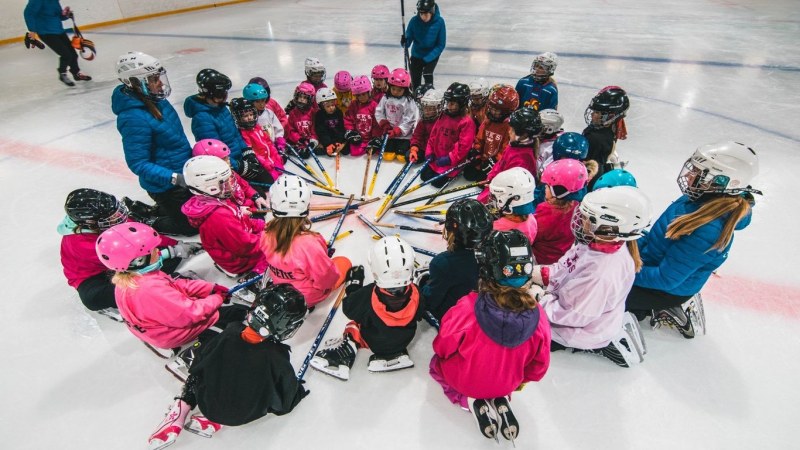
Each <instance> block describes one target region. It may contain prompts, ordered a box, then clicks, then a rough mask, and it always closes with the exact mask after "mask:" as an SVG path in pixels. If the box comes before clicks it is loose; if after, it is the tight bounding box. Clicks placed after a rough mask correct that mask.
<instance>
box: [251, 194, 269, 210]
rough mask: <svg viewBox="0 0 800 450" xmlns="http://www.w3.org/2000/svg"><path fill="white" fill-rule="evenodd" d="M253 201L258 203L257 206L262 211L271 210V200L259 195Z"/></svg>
mask: <svg viewBox="0 0 800 450" xmlns="http://www.w3.org/2000/svg"><path fill="white" fill-rule="evenodd" d="M253 203H255V204H256V208H258V209H260V210H262V211H268V210H269V202H268V201H267V199H265V198H264V197H257V198H255V199H253Z"/></svg>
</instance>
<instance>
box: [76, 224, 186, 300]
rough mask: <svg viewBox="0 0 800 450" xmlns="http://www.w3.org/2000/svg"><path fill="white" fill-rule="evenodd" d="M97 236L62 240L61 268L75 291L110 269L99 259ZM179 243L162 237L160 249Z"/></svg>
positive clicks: (78, 235)
mask: <svg viewBox="0 0 800 450" xmlns="http://www.w3.org/2000/svg"><path fill="white" fill-rule="evenodd" d="M97 236H99V235H98V234H94V233H79V234H67V235H65V236H63V237H62V238H61V266H62V267H63V268H64V276H65V277H67V284H69V285H70V286H72V287H73V288H75V289H78V286H80V285H81V283H83V282H84V281H86V279H87V278H91V277H93V276H95V275H98V274H101V273H103V272H108V268H107V267H106V266H104V265H103V263H101V262H100V259H98V258H97V252H96V251H95V243H96V242H97ZM177 243H178V241H176V240H175V239H172V238H170V237H167V236H164V235H161V243H160V244H159V247H160V248H164V247H168V246H170V245H175V244H177Z"/></svg>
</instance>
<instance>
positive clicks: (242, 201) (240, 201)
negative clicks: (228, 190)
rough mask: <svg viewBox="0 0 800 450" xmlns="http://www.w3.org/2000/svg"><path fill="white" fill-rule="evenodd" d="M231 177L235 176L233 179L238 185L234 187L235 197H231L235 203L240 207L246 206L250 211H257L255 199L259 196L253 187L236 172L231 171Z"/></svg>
mask: <svg viewBox="0 0 800 450" xmlns="http://www.w3.org/2000/svg"><path fill="white" fill-rule="evenodd" d="M231 175H233V178H234V179H236V185H235V186H234V187H233V196H232V197H231V198H232V199H233V202H234V203H236V204H237V205H239V206H246V207H248V208H250V209H256V203H255V200H253V197H254V196H256V195H258V192H256V190H255V189H253V186H250V183H248V182H247V181H246V180H245V179H244V178H242V176H241V175H239V174H238V173H236V172H235V171H231Z"/></svg>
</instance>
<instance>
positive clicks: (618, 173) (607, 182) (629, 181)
mask: <svg viewBox="0 0 800 450" xmlns="http://www.w3.org/2000/svg"><path fill="white" fill-rule="evenodd" d="M614 186H632V187H638V186H636V178H634V176H633V174H632V173H630V172H628V171H627V170H625V169H614V170H610V171H608V172H606V173H604V174H603V175H602V176H601V177H600V178H598V179H597V181H596V182H595V183H594V188H593V189H592V190H593V191H596V190H598V189H602V188H607V187H614Z"/></svg>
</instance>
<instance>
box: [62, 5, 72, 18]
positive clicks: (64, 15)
mask: <svg viewBox="0 0 800 450" xmlns="http://www.w3.org/2000/svg"><path fill="white" fill-rule="evenodd" d="M73 17H75V13H73V12H72V9H70V7H69V6H67V7H66V8H64V9H62V10H61V18H62V19H64V20H66V19H72V18H73Z"/></svg>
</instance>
